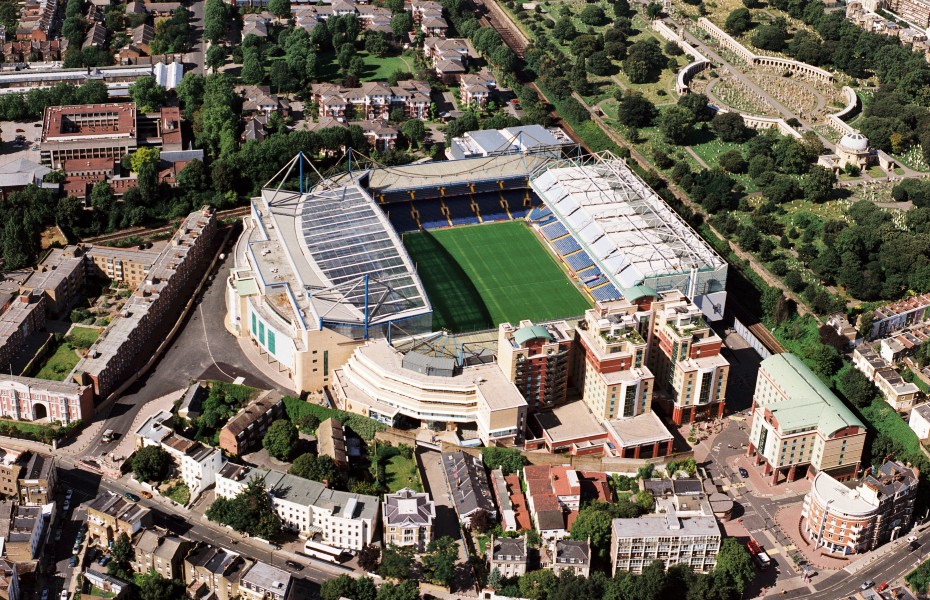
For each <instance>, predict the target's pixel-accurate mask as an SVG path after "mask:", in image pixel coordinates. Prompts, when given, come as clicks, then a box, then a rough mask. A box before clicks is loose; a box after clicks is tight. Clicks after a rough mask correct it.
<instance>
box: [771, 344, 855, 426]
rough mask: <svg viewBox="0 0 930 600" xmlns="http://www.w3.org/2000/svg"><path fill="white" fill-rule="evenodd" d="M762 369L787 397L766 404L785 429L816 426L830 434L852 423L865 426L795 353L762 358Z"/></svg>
mask: <svg viewBox="0 0 930 600" xmlns="http://www.w3.org/2000/svg"><path fill="white" fill-rule="evenodd" d="M761 370H763V371H765V373H766V375H767V376H768V377H769V379H771V380H772V381H774V382H775V384H776V385H777V386H778V387H779V388H781V389H782V390H783V391H784V393H785V395H786V396H787V398H785V399H783V400H782V399H779V400H776V401H774V402H769V403H765V404H764V405H765V406H766V407H767V408H768V409H769V410H771V411H772V413H773V414H774V415H775V418H776V419H777V420H778V425H779V427H781V429H782V431H788V430H794V429H800V428H802V427H813V426H817V427H818V428H819V429H820V431H821V432H822V433H823V434H824V435H827V436H829V435H830V434H832V433H834V432H835V431H838V430H840V429H843V428H845V427H849V426H853V425H855V426H857V427H862V428H863V429H864V428H865V425H863V424H862V421H860V420H859V419H857V418H856V415H854V414H853V412H852V411H851V410H849V408H848V407H847V406H846V405H845V404H843V401H842V400H840V399H839V398H837V397H836V395H835V394H834V393H833V392H831V391H830V388H828V387H827V386H826V384H824V382H823V381H821V380H820V378H819V377H817V375H816V374H814V372H813V371H811V370H810V369H809V368H807V365H805V364H804V363H803V362H802V361H801V359H800V358H798V357H797V356H795V355H794V354H790V353H785V354H774V355H772V356H770V357H769V358H766V359H765V360H763V361H762V364H761Z"/></svg>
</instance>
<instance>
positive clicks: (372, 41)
mask: <svg viewBox="0 0 930 600" xmlns="http://www.w3.org/2000/svg"><path fill="white" fill-rule="evenodd" d="M365 51H366V52H368V53H369V54H372V55H374V56H377V57H378V58H384V57H385V56H387V55H388V54H390V52H391V42H390V40H388V37H387V34H385V33H384V32H382V31H369V32H366V33H365Z"/></svg>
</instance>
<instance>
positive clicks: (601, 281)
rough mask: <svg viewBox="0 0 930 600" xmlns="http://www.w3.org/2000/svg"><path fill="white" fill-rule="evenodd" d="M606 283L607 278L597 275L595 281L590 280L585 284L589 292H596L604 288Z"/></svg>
mask: <svg viewBox="0 0 930 600" xmlns="http://www.w3.org/2000/svg"><path fill="white" fill-rule="evenodd" d="M605 283H607V278H606V277H604V276H603V275H597V276H596V277H595V278H594V279H588V280H587V281H585V282H584V284H585V286H587V288H588V289H589V290H594V289H595V288H597V287H599V286H602V285H604V284H605Z"/></svg>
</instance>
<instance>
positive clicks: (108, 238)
mask: <svg viewBox="0 0 930 600" xmlns="http://www.w3.org/2000/svg"><path fill="white" fill-rule="evenodd" d="M249 210H250V208H249V207H248V206H240V207H237V208H230V209H227V210H221V211H219V212H217V213H216V216H217V218H218V219H229V218H235V217H244V216H245V215H247V214H249ZM175 228H177V223H171V224H169V225H163V226H162V227H130V228H128V229H120V230H119V231H114V232H112V233H107V234H104V235H98V236H95V237H90V238H84V239H82V240H81V241H82V242H84V243H87V244H106V243H108V242H115V241H117V240H123V239H126V238H129V237H133V236H143V235H144V236H151V235H158V234H160V233H168V232H172V231H174V230H175Z"/></svg>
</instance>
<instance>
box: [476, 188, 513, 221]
mask: <svg viewBox="0 0 930 600" xmlns="http://www.w3.org/2000/svg"><path fill="white" fill-rule="evenodd" d="M474 198H475V202H476V203H477V204H478V208H479V209H480V210H481V220H482V221H484V222H485V223H487V222H488V221H506V220H508V219H510V215H508V214H507V211H506V210H504V207H503V206H501V195H500V192H490V193H487V194H476V195H475V197H474Z"/></svg>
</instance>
